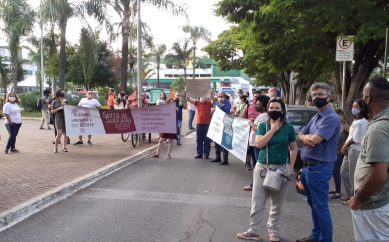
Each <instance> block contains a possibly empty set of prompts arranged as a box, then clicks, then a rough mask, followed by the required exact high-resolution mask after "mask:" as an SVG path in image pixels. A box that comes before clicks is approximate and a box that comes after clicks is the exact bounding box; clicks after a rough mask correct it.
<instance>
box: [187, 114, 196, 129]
mask: <svg viewBox="0 0 389 242" xmlns="http://www.w3.org/2000/svg"><path fill="white" fill-rule="evenodd" d="M195 114H196V111H195V110H189V120H188V128H189V129H193V119H194V117H195Z"/></svg>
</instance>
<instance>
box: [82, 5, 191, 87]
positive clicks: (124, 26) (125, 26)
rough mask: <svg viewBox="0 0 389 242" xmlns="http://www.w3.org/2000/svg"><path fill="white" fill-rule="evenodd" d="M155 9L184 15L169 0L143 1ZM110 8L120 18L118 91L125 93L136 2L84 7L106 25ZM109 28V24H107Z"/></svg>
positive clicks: (179, 7) (178, 6)
mask: <svg viewBox="0 0 389 242" xmlns="http://www.w3.org/2000/svg"><path fill="white" fill-rule="evenodd" d="M143 1H144V2H147V3H149V4H150V5H153V6H155V7H157V8H158V9H163V10H169V11H170V12H172V13H173V14H174V15H178V14H183V15H186V14H185V10H184V9H183V8H182V7H181V6H180V5H178V4H176V3H175V2H174V1H170V0H143ZM110 8H112V9H113V10H114V11H115V12H116V13H117V14H118V15H119V16H120V21H121V22H120V25H121V35H122V63H121V80H120V90H121V91H125V90H126V88H127V81H128V73H127V71H128V43H129V33H130V22H131V21H130V17H131V16H135V14H136V11H135V9H136V0H89V1H88V2H87V5H86V9H87V12H88V13H89V14H90V15H94V16H95V17H96V19H97V20H98V21H99V22H100V23H101V24H103V23H106V24H107V23H108V22H109V21H107V18H106V16H109V13H110ZM108 27H109V24H108Z"/></svg>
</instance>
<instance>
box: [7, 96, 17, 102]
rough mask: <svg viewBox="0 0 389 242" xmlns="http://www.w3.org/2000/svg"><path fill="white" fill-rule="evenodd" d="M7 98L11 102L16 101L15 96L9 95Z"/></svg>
mask: <svg viewBox="0 0 389 242" xmlns="http://www.w3.org/2000/svg"><path fill="white" fill-rule="evenodd" d="M8 100H9V101H11V102H15V101H16V97H9V98H8Z"/></svg>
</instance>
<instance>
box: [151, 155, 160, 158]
mask: <svg viewBox="0 0 389 242" xmlns="http://www.w3.org/2000/svg"><path fill="white" fill-rule="evenodd" d="M150 157H151V158H159V155H152V156H150Z"/></svg>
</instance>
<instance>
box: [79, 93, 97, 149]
mask: <svg viewBox="0 0 389 242" xmlns="http://www.w3.org/2000/svg"><path fill="white" fill-rule="evenodd" d="M78 106H79V107H83V108H101V104H100V102H99V101H98V100H97V99H95V98H93V92H92V91H88V92H87V94H86V98H85V97H84V98H81V100H80V102H79V103H78ZM78 138H79V140H78V141H77V142H76V143H74V145H82V144H83V143H84V142H83V141H82V135H80V136H78ZM91 138H92V135H90V134H88V142H87V143H88V144H89V145H92V142H91Z"/></svg>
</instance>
